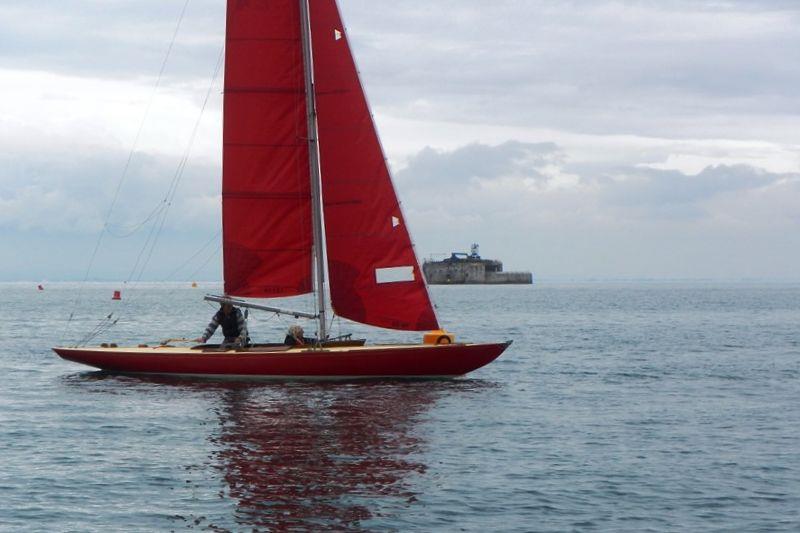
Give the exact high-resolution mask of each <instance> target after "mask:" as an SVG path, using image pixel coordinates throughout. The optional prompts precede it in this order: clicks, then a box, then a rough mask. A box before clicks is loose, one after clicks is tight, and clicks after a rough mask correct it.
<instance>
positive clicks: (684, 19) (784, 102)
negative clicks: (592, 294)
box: [0, 0, 800, 281]
mask: <svg viewBox="0 0 800 533" xmlns="http://www.w3.org/2000/svg"><path fill="white" fill-rule="evenodd" d="M184 6H186V11H185V13H184V17H183V19H182V22H181V24H180V26H177V23H178V20H179V17H180V14H181V12H182V11H183V8H184ZM340 6H341V9H342V12H343V16H344V19H345V22H346V25H347V30H348V34H349V38H350V40H351V43H352V46H353V49H354V53H355V55H356V60H357V63H358V65H359V69H360V72H361V76H362V81H363V82H364V85H365V87H366V91H367V94H368V98H369V100H370V103H371V105H372V109H373V112H374V114H375V120H376V123H377V125H378V129H379V132H380V135H381V138H382V142H383V146H384V149H385V150H386V153H387V156H388V158H389V161H390V165H391V168H392V171H393V174H394V177H395V185H396V188H397V190H398V193H399V196H400V199H401V201H402V203H403V207H404V211H405V215H406V219H407V222H408V225H409V227H410V228H411V230H412V237H413V239H414V241H415V244H416V248H417V253H418V255H419V256H420V257H421V258H427V257H442V256H444V255H445V254H449V253H450V252H452V251H468V249H469V246H470V244H471V243H473V242H476V243H479V244H480V246H481V252H482V255H483V256H484V257H488V258H494V259H500V260H502V261H503V262H504V263H505V266H506V270H531V271H533V272H534V275H535V276H536V277H537V278H538V279H543V280H544V279H552V280H571V279H601V280H602V279H719V280H739V279H767V280H798V279H800V274H798V272H799V271H800V269H798V267H797V265H798V264H800V90H798V87H800V53H798V50H800V2H797V1H794V0H783V1H781V0H757V1H756V0H750V1H745V0H728V1H723V0H659V1H655V0H649V1H648V0H641V1H634V0H627V1H605V0H593V1H580V0H570V1H566V0H565V1H539V0H524V1H523V0H493V1H492V2H487V1H486V0H437V1H436V2H431V1H430V0H425V1H423V0H404V1H403V2H396V1H389V0H340ZM176 27H177V34H176ZM173 35H176V38H175V41H174V45H173V46H172V48H171V50H170V53H169V57H168V60H167V61H166V63H165V61H164V59H165V56H166V54H167V49H168V47H169V45H170V43H171V42H172V38H173ZM223 37H224V2H223V1H222V0H189V1H188V3H186V0H113V1H112V0H103V1H99V0H31V1H25V2H22V1H18V2H10V1H6V2H2V3H0V242H1V243H2V249H1V250H0V280H12V281H13V280H30V281H38V280H80V279H83V278H84V277H85V276H87V269H88V267H89V265H90V264H91V269H88V277H89V279H154V280H163V279H200V280H213V279H219V277H220V270H221V269H220V259H219V255H218V248H219V228H220V172H221V171H220V165H221V104H222V96H221V90H222V89H221V74H219V73H218V74H217V75H216V77H215V76H214V74H215V71H216V69H217V64H218V60H219V57H220V51H221V47H222V43H223ZM162 69H163V70H162ZM159 72H162V76H161V78H160V81H159V82H158V84H157V80H158V79H159ZM207 95H208V99H207V100H206V96H207ZM204 102H205V104H204ZM125 169H127V170H125ZM123 175H124V180H122V181H121V177H122V176H123ZM119 183H122V185H121V187H120V188H119V194H118V200H117V201H116V202H114V198H115V193H116V191H117V186H118V184H119ZM172 187H174V189H172ZM173 191H174V197H173V195H172V192H173ZM165 198H172V200H171V201H170V202H169V203H170V206H169V209H168V210H165V209H164V208H165V202H164V199H165ZM109 212H110V219H109V220H110V225H109V231H108V233H107V234H105V235H104V236H103V238H102V239H101V240H100V246H99V248H98V249H97V253H96V254H95V253H94V250H95V247H96V244H97V242H98V234H99V233H100V231H101V229H102V227H103V221H104V220H105V219H106V217H107V216H108V215H109ZM162 213H166V218H164V219H163V228H162V230H161V231H160V232H158V235H159V238H158V240H157V241H156V242H155V246H153V247H152V249H151V247H149V246H146V245H147V243H150V244H152V243H153V241H152V240H150V241H148V238H150V237H151V236H152V234H151V228H152V227H154V224H155V227H157V228H161V227H162V226H161V224H162V222H161V218H160V215H161V214H162ZM142 250H144V252H142ZM92 257H94V259H92Z"/></svg>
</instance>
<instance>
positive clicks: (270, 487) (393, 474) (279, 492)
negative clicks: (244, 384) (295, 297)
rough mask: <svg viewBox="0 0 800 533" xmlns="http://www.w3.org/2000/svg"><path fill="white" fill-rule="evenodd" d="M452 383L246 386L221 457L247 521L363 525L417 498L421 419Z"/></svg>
mask: <svg viewBox="0 0 800 533" xmlns="http://www.w3.org/2000/svg"><path fill="white" fill-rule="evenodd" d="M451 387H452V384H450V385H448V384H445V383H435V384H430V383H428V384H425V383H404V384H397V383H394V384H392V383H386V384H380V383H371V384H352V385H302V384H297V385H286V386H284V387H282V388H279V389H270V388H267V389H265V388H248V389H244V388H240V389H232V390H230V391H228V392H226V393H225V395H224V397H225V399H224V406H223V408H222V410H221V412H220V419H221V422H222V432H221V436H220V437H219V438H218V442H217V444H218V446H219V452H218V459H219V462H220V465H221V467H222V470H223V476H224V479H225V481H226V483H227V484H228V486H229V495H230V497H232V498H235V499H236V500H237V501H238V505H237V511H236V512H237V517H236V520H237V522H239V523H240V524H241V525H248V526H252V527H256V528H269V529H274V530H279V531H280V530H287V529H288V530H294V529H304V530H305V529H308V530H314V529H320V528H322V529H326V528H333V529H338V530H341V529H362V528H364V527H365V526H366V524H363V523H362V522H364V521H368V520H370V519H373V518H378V519H380V518H381V517H382V518H385V519H389V520H391V516H392V515H394V514H395V512H397V511H400V510H402V509H404V508H405V507H407V506H408V505H410V504H411V503H413V502H414V501H415V500H416V492H415V489H414V476H417V475H420V474H424V473H425V471H426V469H427V466H426V465H425V464H424V462H423V457H424V451H425V447H426V442H425V441H424V439H423V438H422V437H421V436H420V433H419V431H418V430H417V426H418V423H419V420H420V418H421V415H423V414H424V413H425V411H426V410H427V409H428V408H429V407H430V406H431V405H433V404H434V403H435V402H436V400H437V398H438V397H440V396H441V393H442V392H444V389H447V388H451Z"/></svg>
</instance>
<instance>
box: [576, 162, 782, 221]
mask: <svg viewBox="0 0 800 533" xmlns="http://www.w3.org/2000/svg"><path fill="white" fill-rule="evenodd" d="M614 174H616V176H613V177H611V176H609V175H607V176H606V177H605V179H602V178H601V182H602V184H603V186H602V189H603V196H604V198H605V199H606V201H608V202H610V203H611V204H614V205H621V206H629V207H645V206H646V207H648V208H657V209H659V211H662V212H663V211H664V210H675V211H676V212H677V210H679V209H681V207H680V206H688V205H693V204H698V203H701V202H704V201H706V200H709V199H711V198H713V197H715V196H717V195H719V194H724V193H730V192H736V191H747V190H752V189H758V188H761V187H765V186H767V185H770V184H774V183H776V182H777V181H778V180H780V179H782V178H785V177H787V176H784V175H780V174H774V173H769V172H766V171H764V170H762V169H758V168H754V167H751V166H748V165H716V166H710V167H707V168H705V169H704V170H703V171H701V172H699V173H698V174H696V175H687V174H684V173H682V172H679V171H677V170H660V169H653V168H639V167H634V168H617V169H616V170H615V171H614ZM620 178H621V179H620ZM587 179H593V178H591V177H590V178H587Z"/></svg>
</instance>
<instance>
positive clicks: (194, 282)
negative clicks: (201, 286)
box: [192, 281, 197, 289]
mask: <svg viewBox="0 0 800 533" xmlns="http://www.w3.org/2000/svg"><path fill="white" fill-rule="evenodd" d="M192 288H193V289H196V288H197V282H196V281H193V282H192Z"/></svg>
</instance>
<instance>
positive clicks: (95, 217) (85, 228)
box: [0, 147, 220, 235]
mask: <svg viewBox="0 0 800 533" xmlns="http://www.w3.org/2000/svg"><path fill="white" fill-rule="evenodd" d="M127 157H128V154H127V153H125V152H123V151H122V150H105V151H102V152H86V153H81V152H68V151H64V150H51V151H48V150H47V148H46V147H43V149H42V150H41V151H39V152H37V153H36V154H30V153H24V154H0V206H2V209H1V210H0V228H5V229H7V230H18V231H40V232H45V233H50V234H67V235H69V234H96V232H98V231H99V230H100V228H102V226H103V222H104V221H105V217H106V214H107V213H108V209H109V207H110V206H111V203H112V198H113V196H114V191H115V189H116V187H117V184H118V183H119V182H120V177H121V175H122V172H123V168H124V165H125V161H126V159H127ZM178 163H179V160H178V159H177V158H175V157H167V156H159V155H153V154H144V153H137V154H134V157H133V158H132V161H131V166H130V168H129V169H128V172H127V174H126V178H125V180H124V182H123V186H122V188H121V189H120V195H119V200H118V202H117V204H116V206H115V209H114V212H113V213H112V216H111V218H110V228H111V230H112V231H113V232H114V233H117V234H127V233H129V232H130V231H131V229H132V228H134V227H136V226H137V225H138V224H139V223H140V222H142V221H143V220H145V219H147V216H148V214H150V213H151V212H153V210H154V209H155V208H157V207H158V206H159V205H161V202H162V201H163V198H164V196H165V195H166V193H167V190H168V186H169V183H170V182H171V180H172V178H173V176H175V174H176V170H177V168H178ZM182 176H183V177H182V179H181V182H180V189H179V195H178V196H177V197H176V201H175V205H174V206H173V208H172V210H171V212H170V214H169V217H168V218H167V225H166V227H167V228H168V229H181V230H186V229H190V228H194V229H197V230H198V231H202V230H203V229H209V228H211V227H216V226H218V225H219V221H218V216H213V218H212V217H211V216H209V219H210V220H203V214H204V212H203V210H202V209H201V210H199V211H198V210H197V209H196V206H195V205H193V204H194V203H195V202H197V201H200V200H202V199H203V198H204V197H213V196H215V195H217V194H219V187H220V186H219V183H218V176H219V170H218V169H217V168H216V167H214V166H213V165H207V164H204V163H201V162H195V163H190V164H189V165H188V166H187V168H186V169H185V170H184V172H183V175H182ZM205 214H208V215H216V213H214V212H213V211H212V212H211V213H205ZM192 217H197V218H196V219H192ZM143 229H144V230H145V231H146V230H147V229H149V226H148V227H145V228H143ZM140 233H141V232H140Z"/></svg>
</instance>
